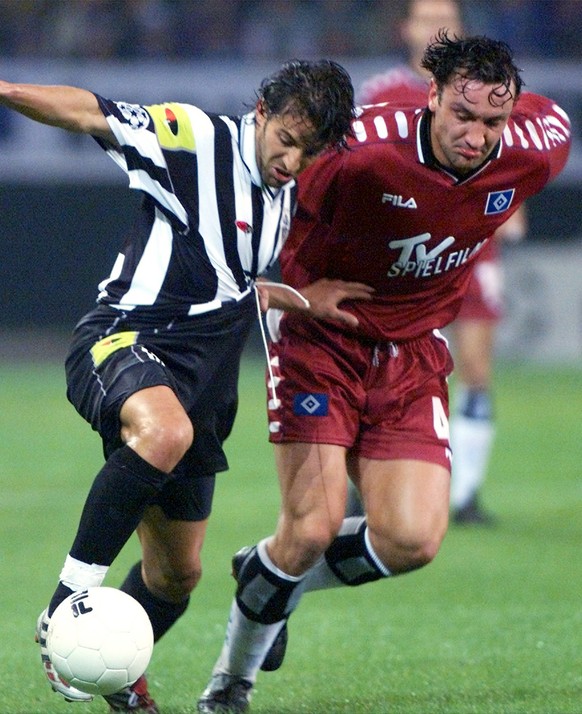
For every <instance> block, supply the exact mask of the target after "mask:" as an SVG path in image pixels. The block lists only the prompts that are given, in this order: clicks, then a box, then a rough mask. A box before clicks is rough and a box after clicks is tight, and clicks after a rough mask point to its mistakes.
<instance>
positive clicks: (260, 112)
mask: <svg viewBox="0 0 582 714" xmlns="http://www.w3.org/2000/svg"><path fill="white" fill-rule="evenodd" d="M266 121H267V107H266V106H265V102H264V101H263V100H262V99H259V101H258V102H257V106H256V107H255V124H256V126H257V127H258V128H260V127H262V126H263V124H264V123H265V122H266Z"/></svg>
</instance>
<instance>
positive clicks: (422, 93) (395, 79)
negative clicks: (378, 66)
mask: <svg viewBox="0 0 582 714" xmlns="http://www.w3.org/2000/svg"><path fill="white" fill-rule="evenodd" d="M428 86H429V82H428V80H427V79H424V78H423V77H421V76H420V74H418V72H414V71H413V70H412V69H410V67H407V66H406V65H403V66H402V67H394V68H393V69H390V70H388V71H387V72H383V73H382V74H375V75H374V76H373V77H370V79H368V80H367V81H366V82H364V84H363V85H362V90H361V92H360V103H361V104H380V103H381V102H397V103H398V104H404V103H408V102H410V103H411V104H418V106H424V105H425V104H426V103H427V97H428Z"/></svg>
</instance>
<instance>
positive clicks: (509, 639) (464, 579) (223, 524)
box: [0, 360, 582, 714]
mask: <svg viewBox="0 0 582 714" xmlns="http://www.w3.org/2000/svg"><path fill="white" fill-rule="evenodd" d="M496 394H497V411H498V422H499V423H498V438H497V441H496V444H495V451H494V455H493V460H492V464H491V469H490V476H489V479H488V482H487V486H486V489H485V500H486V503H487V505H488V506H489V507H490V509H492V510H494V511H495V512H496V513H497V515H498V516H499V519H500V522H499V526H498V527H497V528H496V529H494V530H474V529H466V528H451V529H450V531H449V534H448V535H447V538H446V539H445V543H444V545H443V548H442V550H441V553H440V554H439V556H438V558H437V559H436V561H435V562H434V563H433V564H431V565H430V566H429V567H427V568H425V569H424V570H422V571H419V572H417V573H413V574H410V575H407V576H404V577H400V578H395V579H393V580H392V581H390V582H381V583H374V584H373V585H369V586H366V587H364V588H356V589H353V590H347V589H342V590H335V591H328V592H324V593H314V594H311V595H308V596H306V597H305V599H304V600H303V602H302V604H301V607H300V608H299V610H298V611H297V613H296V614H295V615H294V616H293V619H292V621H291V628H290V633H291V634H290V638H291V639H290V647H289V652H288V657H287V660H286V662H285V665H284V667H283V668H282V669H281V670H280V671H279V672H277V673H273V674H261V675H260V677H259V681H258V684H257V687H256V694H255V698H254V701H253V706H252V711H253V714H267V713H269V714H273V713H275V714H299V713H312V714H320V713H321V714H335V713H338V714H339V713H343V712H346V713H347V712H356V713H363V712H370V713H372V714H382V713H384V712H386V713H393V714H404V713H406V714H433V713H434V714H437V713H438V714H518V713H519V714H580V712H582V654H581V651H582V372H581V371H577V370H574V369H566V368H562V369H548V368H532V367H523V368H518V367H515V366H509V365H504V366H502V367H499V368H498V370H497V376H496ZM0 404H1V409H0V435H1V438H0V485H1V492H0V529H1V531H0V547H1V551H0V553H1V556H0V557H1V559H0V563H1V566H0V568H1V569H0V575H1V583H2V587H1V588H0V611H1V612H2V619H1V620H0V714H52V712H55V713H56V712H65V714H70V712H71V711H73V714H74V713H75V712H77V711H79V712H87V713H88V714H89V713H90V712H95V713H98V712H106V711H107V708H106V706H105V704H104V703H103V702H102V701H95V702H94V703H92V704H90V705H78V704H77V705H68V704H65V703H64V702H63V701H62V700H60V699H59V698H58V697H57V696H56V695H53V694H52V693H51V692H50V691H49V688H48V686H47V684H46V683H45V682H44V681H43V675H42V672H41V669H40V666H39V660H38V655H39V653H38V651H37V645H35V644H34V642H33V630H34V622H35V619H36V616H37V614H38V612H39V611H40V610H41V609H42V608H43V607H44V606H45V604H46V601H47V598H48V597H49V596H50V594H51V593H52V589H53V587H54V585H55V583H56V578H57V576H58V571H59V569H60V566H61V563H62V560H63V558H64V556H65V554H66V552H67V548H68V546H69V545H70V542H71V539H72V537H73V534H74V530H75V528H76V524H77V518H78V514H79V511H80V508H81V505H82V503H83V499H84V496H85V494H86V491H87V489H88V487H89V485H90V482H91V480H92V477H93V475H94V473H95V472H96V470H97V468H98V467H99V465H100V463H101V451H100V445H99V440H98V438H97V436H96V435H95V434H93V433H92V432H91V430H90V428H89V427H88V426H87V425H86V424H85V423H84V422H83V421H82V419H81V418H80V417H78V416H77V415H76V414H75V412H74V410H73V409H72V407H71V406H70V405H69V404H68V402H67V401H66V399H65V397H64V385H63V375H62V368H61V367H60V366H59V365H57V366H32V365H19V366H7V365H0ZM265 423H266V422H265V416H264V410H263V386H262V365H261V364H260V363H257V362H254V361H253V360H247V361H246V362H245V366H244V370H243V377H242V383H241V408H240V412H239V419H238V421H237V425H236V428H235V432H234V434H233V436H232V438H231V440H230V442H229V445H228V451H229V458H230V461H231V471H230V472H229V473H228V474H226V475H223V476H222V477H221V478H220V481H219V485H218V488H217V494H216V504H215V510H214V515H213V520H212V522H211V526H210V530H209V534H208V540H207V545H206V547H205V551H204V561H205V576H204V578H203V581H202V583H201V585H200V586H199V588H198V590H197V591H196V592H195V593H194V595H193V598H192V604H191V606H190V609H189V611H188V613H187V614H186V615H185V616H184V617H183V618H182V620H181V621H180V622H179V624H178V625H177V626H176V627H175V628H174V630H173V631H172V632H171V633H170V634H169V635H168V636H167V638H165V639H164V640H162V641H161V642H160V643H159V645H158V646H157V648H156V652H155V655H154V659H153V661H152V664H151V667H150V682H151V689H152V691H153V692H154V694H155V696H156V699H157V700H158V702H159V704H160V706H161V708H162V711H163V712H164V714H182V713H186V712H194V711H195V702H196V699H197V696H198V694H199V693H200V691H201V689H202V688H203V687H204V685H205V683H206V680H207V678H208V675H209V672H210V669H211V666H212V664H213V662H214V659H215V658H216V656H217V654H218V651H219V648H220V645H221V641H222V635H223V630H224V624H225V621H226V617H227V612H228V606H229V603H230V599H231V596H232V592H233V582H232V580H231V578H230V577H229V559H230V555H231V554H232V552H234V551H235V550H236V549H237V548H238V547H239V546H241V545H244V544H247V543H251V542H254V541H256V540H257V539H258V538H259V537H261V536H263V535H267V534H268V533H270V532H271V531H272V529H273V526H274V523H275V519H276V510H277V503H278V495H277V485H276V479H275V476H274V470H273V459H272V454H271V451H270V448H269V446H268V444H267V443H266V437H265ZM137 555H138V548H137V544H136V542H135V541H133V540H132V541H131V542H130V543H129V544H128V546H127V547H126V549H125V550H124V551H123V553H122V554H121V556H120V558H119V559H118V561H117V562H116V563H115V565H114V567H113V568H112V569H111V571H110V575H109V576H108V579H107V581H106V583H107V584H111V585H117V584H118V583H119V581H120V580H121V578H122V577H123V575H124V572H125V569H126V568H127V566H128V564H129V563H131V562H133V560H135V559H136V558H137Z"/></svg>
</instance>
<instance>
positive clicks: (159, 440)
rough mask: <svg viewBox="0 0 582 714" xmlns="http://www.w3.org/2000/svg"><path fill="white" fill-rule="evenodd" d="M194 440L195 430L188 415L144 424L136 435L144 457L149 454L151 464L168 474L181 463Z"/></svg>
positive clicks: (139, 449)
mask: <svg viewBox="0 0 582 714" xmlns="http://www.w3.org/2000/svg"><path fill="white" fill-rule="evenodd" d="M193 439H194V429H193V427H192V424H191V422H190V420H189V419H188V418H187V416H186V415H184V417H183V418H174V419H172V420H168V421H156V422H149V423H146V424H143V425H141V426H140V428H139V430H138V432H137V434H136V442H137V443H139V448H137V450H138V451H139V452H141V453H142V455H143V454H147V455H148V456H147V458H148V461H150V463H152V464H153V465H154V466H156V467H157V468H159V469H160V470H162V471H166V472H170V471H172V470H173V469H174V468H175V467H176V465H177V464H178V463H179V462H180V461H181V459H182V457H183V456H184V454H185V453H186V452H187V451H188V449H189V448H190V446H191V445H192V441H193Z"/></svg>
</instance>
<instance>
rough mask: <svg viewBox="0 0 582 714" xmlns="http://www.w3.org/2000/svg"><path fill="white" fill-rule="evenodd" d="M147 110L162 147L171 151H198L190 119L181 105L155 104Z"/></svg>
mask: <svg viewBox="0 0 582 714" xmlns="http://www.w3.org/2000/svg"><path fill="white" fill-rule="evenodd" d="M146 109H147V110H148V112H149V113H150V115H151V117H152V119H153V120H154V125H155V127H156V134H157V137H158V141H159V142H160V146H162V147H163V148H164V149H170V150H172V149H173V150H179V149H181V150H184V151H196V141H195V139H194V132H193V131H192V124H191V123H190V117H189V116H188V114H187V113H186V110H185V109H184V107H183V106H182V105H181V104H177V103H175V102H171V103H168V104H153V105H152V106H149V107H146Z"/></svg>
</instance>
